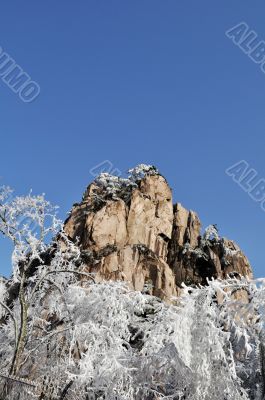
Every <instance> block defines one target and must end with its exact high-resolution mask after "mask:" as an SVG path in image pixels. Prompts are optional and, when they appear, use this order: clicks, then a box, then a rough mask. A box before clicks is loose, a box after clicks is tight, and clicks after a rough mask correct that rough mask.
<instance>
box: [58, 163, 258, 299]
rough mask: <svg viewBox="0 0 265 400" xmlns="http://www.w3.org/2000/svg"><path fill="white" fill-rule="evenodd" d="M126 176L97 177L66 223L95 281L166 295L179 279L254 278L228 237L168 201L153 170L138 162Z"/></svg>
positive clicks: (177, 287)
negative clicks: (116, 282)
mask: <svg viewBox="0 0 265 400" xmlns="http://www.w3.org/2000/svg"><path fill="white" fill-rule="evenodd" d="M130 173H131V175H130V177H129V179H122V178H118V177H114V176H111V175H108V174H101V175H100V176H99V177H98V178H97V179H96V180H95V181H94V182H93V183H92V184H91V185H89V187H88V188H87V190H86V192H85V194H84V196H83V199H82V202H81V203H79V204H75V205H74V206H73V209H72V211H71V213H70V216H69V218H68V219H67V221H66V222H65V231H66V233H67V234H68V236H69V237H70V238H71V239H72V240H74V241H77V242H78V243H79V245H80V248H81V250H82V259H83V262H84V264H85V266H86V270H87V271H89V272H93V273H94V274H95V279H96V281H101V280H106V279H107V280H108V279H114V280H124V281H127V282H128V284H129V285H130V286H131V288H132V289H135V290H140V291H147V292H149V293H150V294H154V295H156V296H158V297H160V298H162V299H164V300H169V299H170V298H171V297H172V296H177V295H178V294H179V293H180V290H181V285H182V283H185V284H186V285H198V284H200V285H205V284H207V279H211V278H221V279H224V278H225V277H226V276H228V275H231V274H233V275H242V276H245V277H250V278H251V277H252V270H251V266H250V264H249V262H248V260H247V258H246V256H245V255H244V254H243V253H242V251H241V250H240V248H239V247H238V246H237V245H236V244H235V243H234V242H233V241H231V240H228V239H225V238H220V237H219V235H218V232H217V229H216V227H215V226H210V227H209V228H207V229H206V231H205V233H204V234H201V223H200V220H199V218H198V216H197V214H196V213H195V212H193V211H189V210H186V209H185V208H184V207H183V206H182V205H181V204H180V203H177V204H175V205H174V206H173V203H172V193H171V189H170V187H169V186H168V183H167V181H166V179H165V178H164V177H163V176H161V175H160V174H159V173H158V171H157V169H156V168H155V167H151V166H145V165H140V166H138V167H136V168H135V169H133V170H131V171H130Z"/></svg>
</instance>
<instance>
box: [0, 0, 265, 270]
mask: <svg viewBox="0 0 265 400" xmlns="http://www.w3.org/2000/svg"><path fill="white" fill-rule="evenodd" d="M264 18H265V3H264V1H254V2H251V1H249V0H248V1H247V0H233V1H231V0H223V1H214V0H201V1H198V0H192V1H191V0H182V1H181V0H167V1H165V0H131V1H124V0H100V1H99V0H93V1H92V0H87V1H69V0H66V1H54V0H53V1H52V0H46V1H45V2H44V1H36V0H34V1H33V0H28V1H26V2H21V1H19V0H14V1H12V2H3V4H2V5H1V24H0V38H1V42H0V46H1V47H2V48H3V49H4V50H5V51H6V52H8V53H9V54H10V55H11V56H12V57H13V58H14V59H15V60H16V62H17V63H18V64H20V65H21V66H22V67H23V68H24V70H25V71H27V73H28V74H29V75H30V76H31V77H32V79H34V80H36V81H37V82H38V83H39V84H40V87H41V93H40V96H39V97H38V98H37V99H36V100H35V102H33V103H30V104H25V103H23V102H22V101H21V100H20V99H19V97H18V96H17V95H15V94H14V93H13V92H12V91H11V90H10V89H9V88H8V87H7V86H6V85H5V84H4V83H3V82H2V81H1V80H0V101H1V157H0V176H1V182H2V183H3V184H8V185H10V186H12V187H14V188H15V189H16V190H17V192H18V193H19V194H22V193H27V192H28V190H29V189H31V188H32V189H33V191H34V193H42V192H45V193H46V196H47V198H48V199H50V200H51V201H52V202H53V203H55V204H58V205H60V207H61V217H62V218H64V216H65V214H66V212H67V211H68V209H69V208H70V207H71V204H72V203H73V202H75V201H78V200H79V199H80V197H81V195H82V192H83V191H84V189H85V187H86V186H87V184H88V183H89V182H90V181H91V179H92V177H91V174H90V173H89V171H90V169H91V168H92V167H93V166H94V165H96V164H98V163H100V162H101V161H103V160H106V159H108V160H110V161H111V162H112V163H113V165H114V166H115V167H116V168H118V169H120V170H121V171H125V170H127V169H128V168H129V167H132V166H134V165H136V164H138V163H141V162H144V163H151V164H155V165H156V166H158V168H159V169H160V171H161V172H162V173H163V174H164V175H165V176H166V177H167V179H168V181H169V183H170V185H171V187H172V188H173V190H174V198H175V200H176V201H180V202H181V203H182V204H183V205H185V206H186V207H188V208H191V209H194V210H196V211H197V212H198V213H199V215H200V217H201V220H202V221H203V224H204V225H208V224H210V223H216V224H217V225H218V226H219V228H220V231H221V233H222V234H223V235H225V236H228V237H230V238H232V239H234V240H235V241H237V242H238V243H239V244H240V246H241V247H242V248H243V250H244V251H245V252H246V254H247V255H248V257H249V258H250V260H251V262H252V265H253V267H254V270H255V274H256V276H262V275H265V272H264V253H263V251H264V248H265V234H264V228H265V212H263V211H261V209H260V207H259V205H258V204H257V203H255V202H253V201H252V200H251V199H250V197H249V196H248V195H247V194H246V193H245V192H244V191H242V190H241V189H240V188H239V187H238V186H237V185H236V184H235V183H234V182H233V181H232V179H230V178H229V177H228V176H227V175H226V174H225V169H226V168H227V167H229V166H230V165H231V164H233V163H235V162H237V161H239V160H241V159H245V160H247V161H248V162H249V163H250V164H251V166H252V167H253V168H255V169H256V170H257V171H258V172H259V175H260V177H265V163H264V152H265V110H264V107H265V74H263V73H262V72H261V71H260V68H259V67H258V65H256V64H254V63H253V62H252V61H251V60H250V59H249V58H248V57H247V56H246V55H245V54H244V53H243V52H242V51H241V50H240V49H239V48H238V47H236V46H235V45H234V44H233V43H232V41H230V40H229V39H228V38H227V37H226V36H225V31H226V30H227V29H229V28H231V27H232V26H234V25H235V24H237V23H239V22H241V21H245V22H246V23H247V24H248V25H249V26H250V27H251V28H252V29H253V30H255V31H257V33H258V35H259V37H260V39H261V40H262V39H265V25H264ZM0 268H1V271H0V273H3V274H8V271H9V270H10V261H9V258H8V247H6V246H4V247H3V245H2V242H1V265H0Z"/></svg>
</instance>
